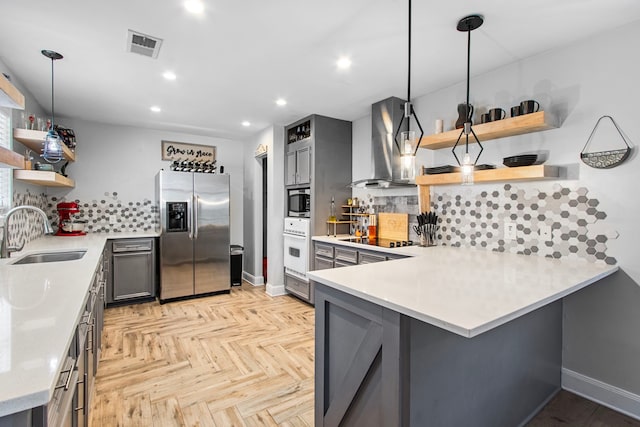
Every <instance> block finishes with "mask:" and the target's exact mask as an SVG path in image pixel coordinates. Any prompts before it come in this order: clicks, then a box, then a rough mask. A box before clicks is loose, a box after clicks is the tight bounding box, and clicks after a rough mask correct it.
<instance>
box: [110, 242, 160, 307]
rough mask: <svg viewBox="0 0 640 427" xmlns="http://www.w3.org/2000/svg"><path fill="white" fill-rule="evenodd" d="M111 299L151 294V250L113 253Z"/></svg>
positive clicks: (152, 284)
mask: <svg viewBox="0 0 640 427" xmlns="http://www.w3.org/2000/svg"><path fill="white" fill-rule="evenodd" d="M112 268H113V299H114V301H119V300H123V299H129V298H138V297H148V296H152V295H153V286H154V283H153V252H134V253H122V254H113V265H112Z"/></svg>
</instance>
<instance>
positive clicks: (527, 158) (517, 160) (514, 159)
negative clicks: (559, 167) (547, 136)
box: [502, 154, 538, 168]
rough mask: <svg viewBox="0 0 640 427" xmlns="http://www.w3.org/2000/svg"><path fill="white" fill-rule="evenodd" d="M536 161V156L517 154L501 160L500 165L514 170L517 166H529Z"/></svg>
mask: <svg viewBox="0 0 640 427" xmlns="http://www.w3.org/2000/svg"><path fill="white" fill-rule="evenodd" d="M537 161H538V155H537V154H519V155H517V156H510V157H505V158H504V159H502V164H503V165H505V166H507V167H509V168H515V167H518V166H531V165H532V164H534V163H535V162H537Z"/></svg>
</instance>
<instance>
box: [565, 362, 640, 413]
mask: <svg viewBox="0 0 640 427" xmlns="http://www.w3.org/2000/svg"><path fill="white" fill-rule="evenodd" d="M562 388H563V389H565V390H568V391H570V392H572V393H575V394H577V395H580V396H582V397H584V398H586V399H589V400H592V401H594V402H596V403H599V404H601V405H603V406H606V407H608V408H611V409H613V410H614V411H618V412H621V413H623V414H625V415H628V416H630V417H631V418H635V419H637V420H640V396H639V395H637V394H633V393H630V392H628V391H626V390H623V389H621V388H618V387H615V386H612V385H610V384H607V383H603V382H602V381H599V380H596V379H593V378H591V377H587V376H586V375H582V374H580V373H578V372H575V371H572V370H570V369H566V368H562Z"/></svg>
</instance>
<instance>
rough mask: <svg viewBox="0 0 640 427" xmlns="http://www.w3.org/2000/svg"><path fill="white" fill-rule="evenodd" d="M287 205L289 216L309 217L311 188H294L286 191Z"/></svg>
mask: <svg viewBox="0 0 640 427" xmlns="http://www.w3.org/2000/svg"><path fill="white" fill-rule="evenodd" d="M287 206H288V207H289V209H288V210H289V214H288V216H290V217H299V218H309V217H310V216H311V189H310V188H296V189H295V190H288V191H287Z"/></svg>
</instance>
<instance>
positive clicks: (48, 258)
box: [13, 250, 87, 265]
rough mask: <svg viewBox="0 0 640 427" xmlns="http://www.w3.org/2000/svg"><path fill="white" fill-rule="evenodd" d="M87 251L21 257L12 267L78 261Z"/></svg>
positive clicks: (46, 253)
mask: <svg viewBox="0 0 640 427" xmlns="http://www.w3.org/2000/svg"><path fill="white" fill-rule="evenodd" d="M86 253H87V251H85V250H80V251H68V252H41V253H38V254H31V255H26V256H23V257H22V258H20V259H18V260H17V261H15V262H14V263H13V264H14V265H19V264H38V263H41V262H60V261H73V260H74V259H80V258H82V257H83V256H84V254H86Z"/></svg>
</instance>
